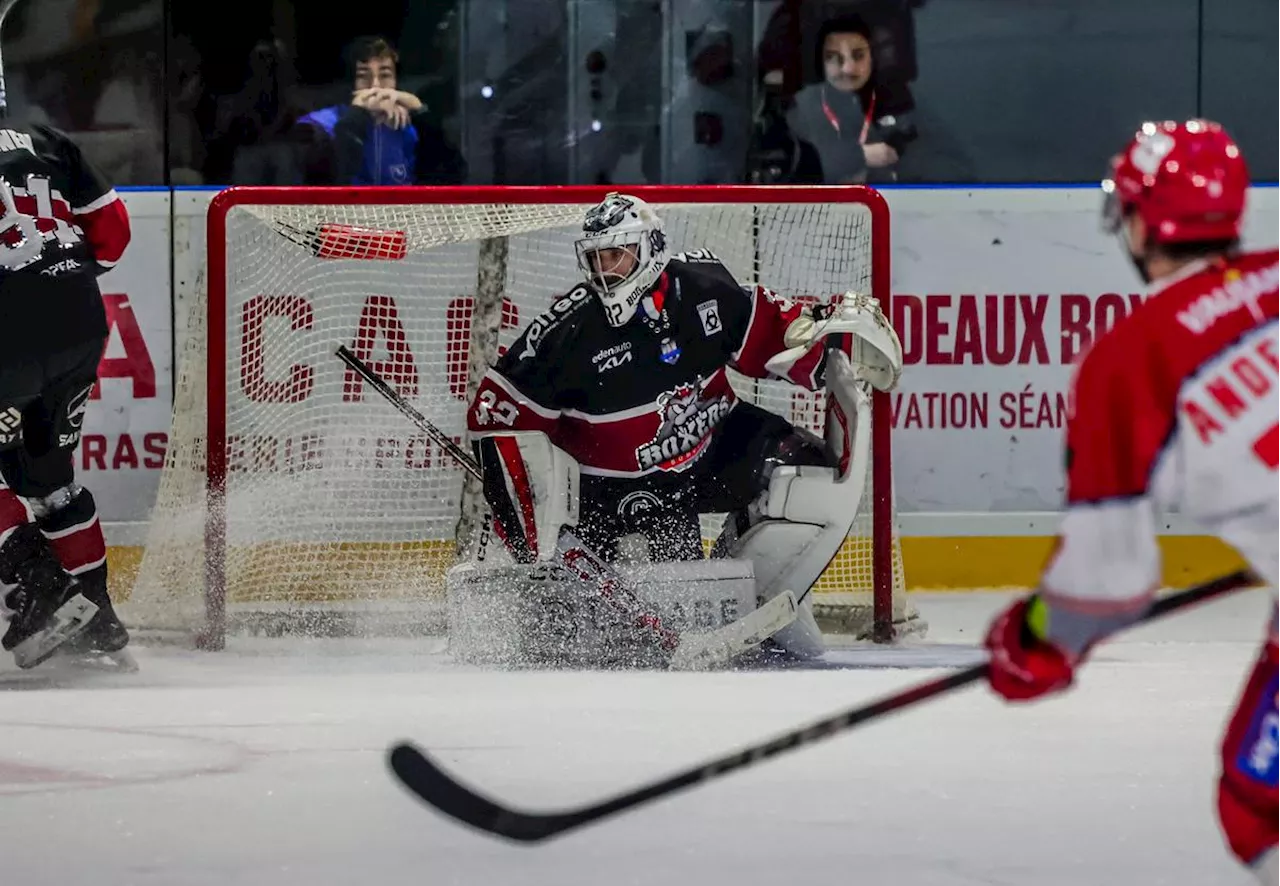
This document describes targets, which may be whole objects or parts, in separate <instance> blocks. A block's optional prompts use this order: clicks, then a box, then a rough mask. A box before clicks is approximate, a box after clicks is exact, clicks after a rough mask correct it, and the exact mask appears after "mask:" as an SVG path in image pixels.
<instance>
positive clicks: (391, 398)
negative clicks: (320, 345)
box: [334, 345, 484, 480]
mask: <svg viewBox="0 0 1280 886" xmlns="http://www.w3.org/2000/svg"><path fill="white" fill-rule="evenodd" d="M334 353H336V354H337V355H338V357H339V359H341V360H342V362H343V363H346V364H347V365H348V366H350V367H351V368H352V369H353V370H355V372H356V374H357V375H359V376H360V377H361V378H363V379H364V380H365V381H367V382H368V383H369V384H371V385H373V387H374V388H375V389H376V390H377V391H378V393H379V394H381V395H382V396H383V397H384V398H386V401H387V402H388V403H390V404H391V405H392V406H394V407H395V408H396V409H398V410H399V411H400V414H401V415H403V416H404V417H405V418H407V419H409V421H411V422H413V423H414V424H415V425H417V427H418V429H419V430H420V431H422V432H423V433H424V434H426V435H427V436H428V437H430V438H431V440H432V442H433V443H435V444H437V445H438V446H440V448H442V449H443V450H444V451H445V452H447V453H449V455H450V456H451V457H452V458H453V460H454V461H456V462H457V463H458V464H459V465H460V466H461V467H462V469H463V470H464V471H466V472H467V473H468V474H470V475H471V476H473V477H475V478H476V479H477V480H483V479H484V474H482V473H481V472H480V466H479V465H478V464H476V460H475V459H474V458H472V457H471V453H469V452H467V450H465V449H463V448H462V447H461V446H459V445H458V444H457V443H455V442H453V440H452V438H450V437H449V435H448V434H446V433H445V432H444V431H442V430H440V429H439V428H437V427H436V426H435V425H433V424H432V423H431V422H429V421H427V418H426V416H424V415H423V414H422V413H421V412H419V411H418V410H416V409H414V408H413V407H412V406H411V405H409V401H408V400H406V399H405V398H404V397H401V396H400V393H399V392H398V391H396V390H395V388H393V387H391V385H389V384H387V382H386V381H385V380H384V379H383V378H382V376H380V375H378V373H376V372H374V371H373V370H372V369H370V368H369V367H368V366H367V365H366V364H365V362H364V361H363V360H361V359H360V358H359V357H357V356H356V355H355V354H353V353H352V352H351V349H350V348H348V347H347V346H346V345H338V350H337V351H335V352H334Z"/></svg>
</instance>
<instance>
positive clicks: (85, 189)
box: [0, 121, 130, 667]
mask: <svg viewBox="0 0 1280 886" xmlns="http://www.w3.org/2000/svg"><path fill="white" fill-rule="evenodd" d="M0 209H2V210H3V214H0V475H2V476H3V479H4V481H5V483H6V484H7V487H8V488H7V489H3V488H0V582H4V583H5V585H7V586H9V589H8V591H7V593H5V595H4V603H5V609H7V610H8V612H7V615H8V618H9V627H8V630H7V631H6V632H5V634H4V637H3V639H2V641H0V642H2V644H3V646H4V648H5V649H6V650H12V651H13V653H14V657H15V660H16V661H17V662H18V664H19V665H21V666H23V667H31V666H33V665H35V664H38V663H39V662H40V661H42V660H44V659H45V658H47V657H48V656H49V655H51V654H52V653H53V652H54V651H55V650H56V649H57V648H58V647H59V646H63V647H64V648H72V649H75V650H77V651H82V652H105V653H116V652H118V651H119V650H121V649H123V647H124V646H125V645H126V644H127V643H128V641H129V635H128V632H127V631H126V630H125V628H124V626H123V625H122V624H121V623H120V620H119V619H118V618H117V617H116V614H115V612H114V610H113V609H112V606H111V601H110V599H109V598H108V596H107V576H106V571H107V566H106V545H105V541H104V539H103V535H102V527H101V524H100V523H99V521H98V512H97V506H96V504H95V503H94V500H93V495H92V494H91V493H90V492H89V490H87V489H85V488H84V487H82V486H80V485H79V484H77V483H76V479H75V469H74V462H73V453H74V450H75V447H76V445H77V443H78V442H79V440H80V432H81V424H82V422H83V420H84V411H85V407H86V405H87V404H88V400H89V397H90V394H91V393H92V391H93V386H94V384H95V383H96V382H97V370H98V361H99V360H100V358H101V357H102V352H103V348H104V346H105V344H106V337H107V321H106V313H105V310H104V307H103V304H102V295H101V292H100V291H99V288H98V276H99V275H100V274H102V273H103V272H104V271H107V270H109V269H110V268H111V267H112V266H114V265H115V263H116V262H117V261H119V260H120V257H121V255H122V254H123V252H124V249H125V247H126V246H127V245H128V242H129V236H130V233H129V217H128V213H127V212H126V211H125V207H124V204H123V203H122V202H121V200H120V198H119V196H118V195H117V194H116V192H115V190H114V189H113V188H112V187H111V185H110V184H109V183H107V181H106V180H105V179H104V178H103V176H102V175H101V174H100V173H99V172H98V171H97V170H96V169H94V167H93V166H92V165H91V164H90V163H89V162H88V161H87V160H85V158H84V157H83V156H82V155H81V153H80V150H79V149H78V148H77V147H76V145H75V144H74V143H73V142H72V141H71V140H70V139H69V138H68V137H67V136H66V135H64V134H63V133H61V132H58V131H57V130H55V129H53V128H51V127H48V126H43V125H27V126H22V125H17V124H15V123H12V122H9V121H6V122H4V123H3V124H0ZM86 600H87V601H88V604H91V605H85V601H86ZM94 607H96V611H95V609H94Z"/></svg>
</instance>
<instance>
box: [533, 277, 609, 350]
mask: <svg viewBox="0 0 1280 886" xmlns="http://www.w3.org/2000/svg"><path fill="white" fill-rule="evenodd" d="M592 298H594V296H593V294H592V292H591V288H590V287H588V286H586V285H585V284H580V285H578V286H575V287H574V288H573V289H571V290H569V292H567V293H566V294H565V295H562V296H560V298H558V299H556V300H555V301H554V302H553V303H552V305H551V307H550V308H548V309H547V310H545V311H543V312H542V313H541V314H539V315H538V316H537V317H535V318H534V319H533V322H532V323H530V324H529V326H528V328H527V329H525V331H524V333H523V334H522V335H521V336H520V341H519V344H520V345H522V347H521V350H520V354H519V358H520V359H521V360H525V359H527V358H529V357H533V356H536V355H537V353H538V345H539V344H541V342H542V341H543V340H544V339H545V338H546V337H547V335H548V333H550V332H552V331H553V330H555V329H557V328H559V327H560V326H562V325H563V324H564V323H565V321H566V320H567V319H568V318H569V317H571V316H572V315H574V314H575V313H577V312H578V311H579V310H581V309H582V306H583V305H586V304H589V303H590V302H591V300H592Z"/></svg>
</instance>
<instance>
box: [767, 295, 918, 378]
mask: <svg viewBox="0 0 1280 886" xmlns="http://www.w3.org/2000/svg"><path fill="white" fill-rule="evenodd" d="M832 335H849V336H851V337H852V340H853V354H852V361H851V362H852V364H853V368H854V374H855V375H856V377H857V378H858V380H860V381H866V382H869V383H870V384H871V386H872V387H874V388H876V389H877V390H881V391H891V390H893V389H894V388H895V387H897V384H898V379H899V378H900V377H901V375H902V342H901V341H899V340H898V333H896V332H895V331H894V329H893V326H892V325H890V323H889V321H888V319H887V318H886V317H885V315H884V312H883V311H881V310H880V302H879V301H878V300H876V299H874V298H872V297H871V296H869V295H863V294H862V293H859V292H846V293H845V294H844V296H843V298H842V299H841V300H840V301H839V302H836V303H834V304H830V305H818V306H817V307H815V308H813V310H812V312H811V313H805V314H801V315H800V316H799V317H797V318H796V319H795V320H793V321H792V322H791V325H790V326H789V327H787V331H786V333H785V335H784V336H783V343H784V344H785V345H786V346H787V349H786V350H785V351H782V352H780V353H778V354H775V355H774V356H773V357H771V358H769V360H768V361H767V362H766V363H765V368H767V369H768V370H769V371H770V372H772V373H773V374H774V375H777V376H780V377H783V378H785V377H786V376H787V370H788V368H790V366H791V365H792V364H794V363H795V362H796V361H797V360H799V359H800V358H801V357H803V356H804V355H805V354H806V353H808V352H809V351H810V350H811V349H812V348H813V346H814V345H815V344H816V343H818V342H819V341H821V340H822V339H824V338H826V337H828V336H832Z"/></svg>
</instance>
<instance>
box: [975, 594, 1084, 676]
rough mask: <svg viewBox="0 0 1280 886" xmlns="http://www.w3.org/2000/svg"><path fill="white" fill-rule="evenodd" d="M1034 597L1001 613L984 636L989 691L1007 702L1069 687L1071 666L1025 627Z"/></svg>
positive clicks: (1058, 650)
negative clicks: (988, 659)
mask: <svg viewBox="0 0 1280 886" xmlns="http://www.w3.org/2000/svg"><path fill="white" fill-rule="evenodd" d="M1037 603H1038V604H1039V605H1041V606H1042V605H1043V603H1039V601H1038V600H1037V599H1036V598H1035V597H1031V598H1029V599H1026V600H1019V601H1018V602H1017V603H1015V604H1014V605H1013V606H1011V607H1009V608H1008V609H1007V610H1005V611H1004V612H1002V613H1001V614H1000V616H999V617H998V618H997V619H996V620H995V622H994V623H992V625H991V630H990V631H989V632H988V633H987V639H986V643H985V645H986V647H987V649H989V650H991V669H990V671H989V672H988V675H987V680H988V681H989V682H990V683H991V688H992V689H994V690H995V691H996V692H997V693H999V694H1000V695H1002V696H1004V698H1005V700H1007V701H1015V702H1016V701H1030V700H1031V699H1034V698H1039V697H1040V696H1042V695H1047V694H1048V693H1050V692H1060V691H1062V690H1063V689H1066V688H1067V687H1068V686H1070V685H1071V680H1072V675H1073V674H1072V672H1073V663H1072V661H1071V660H1070V659H1069V658H1068V657H1067V655H1066V654H1065V653H1064V652H1063V651H1062V650H1061V649H1059V648H1058V647H1057V646H1055V645H1053V644H1052V643H1048V642H1046V641H1045V640H1042V639H1040V637H1039V636H1038V635H1037V634H1036V632H1035V631H1034V630H1033V628H1032V625H1031V624H1029V623H1028V620H1027V617H1028V613H1029V612H1032V611H1034V610H1033V609H1032V606H1033V604H1037Z"/></svg>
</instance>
